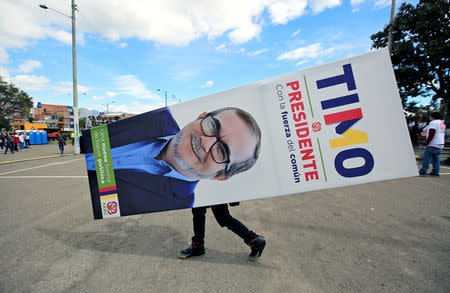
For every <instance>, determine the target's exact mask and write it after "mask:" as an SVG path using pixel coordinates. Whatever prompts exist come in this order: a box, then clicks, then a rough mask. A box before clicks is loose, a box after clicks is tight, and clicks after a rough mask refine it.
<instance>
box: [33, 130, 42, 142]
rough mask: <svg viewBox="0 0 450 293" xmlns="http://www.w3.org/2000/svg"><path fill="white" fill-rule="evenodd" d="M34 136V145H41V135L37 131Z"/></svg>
mask: <svg viewBox="0 0 450 293" xmlns="http://www.w3.org/2000/svg"><path fill="white" fill-rule="evenodd" d="M34 136H35V137H36V144H41V143H42V138H41V133H40V132H39V131H35V132H34Z"/></svg>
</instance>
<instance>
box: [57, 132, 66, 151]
mask: <svg viewBox="0 0 450 293" xmlns="http://www.w3.org/2000/svg"><path fill="white" fill-rule="evenodd" d="M57 138H58V146H59V150H60V151H61V155H62V154H63V153H64V146H65V145H66V140H65V139H64V136H63V135H62V134H61V130H59V131H58V137H57Z"/></svg>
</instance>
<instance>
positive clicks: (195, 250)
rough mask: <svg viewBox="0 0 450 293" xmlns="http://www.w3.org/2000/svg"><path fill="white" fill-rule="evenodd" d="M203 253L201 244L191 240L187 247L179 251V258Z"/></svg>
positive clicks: (203, 249)
mask: <svg viewBox="0 0 450 293" xmlns="http://www.w3.org/2000/svg"><path fill="white" fill-rule="evenodd" d="M202 254H205V247H204V246H203V245H202V244H199V243H195V242H193V243H192V244H191V245H190V246H189V247H188V248H186V249H185V250H182V251H180V253H179V254H178V257H179V258H183V259H185V258H189V257H191V256H200V255H202Z"/></svg>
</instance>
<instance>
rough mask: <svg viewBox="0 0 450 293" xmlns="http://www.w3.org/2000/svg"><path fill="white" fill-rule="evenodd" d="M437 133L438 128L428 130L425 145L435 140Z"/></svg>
mask: <svg viewBox="0 0 450 293" xmlns="http://www.w3.org/2000/svg"><path fill="white" fill-rule="evenodd" d="M435 134H436V129H434V128H430V129H429V130H428V137H427V140H426V141H425V146H428V145H429V144H430V142H431V141H432V140H433V138H434V135H435Z"/></svg>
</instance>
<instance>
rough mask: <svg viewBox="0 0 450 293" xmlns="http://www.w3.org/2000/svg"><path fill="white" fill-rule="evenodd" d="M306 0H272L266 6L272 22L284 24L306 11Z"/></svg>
mask: <svg viewBox="0 0 450 293" xmlns="http://www.w3.org/2000/svg"><path fill="white" fill-rule="evenodd" d="M307 5H308V1H306V0H287V1H274V3H272V4H270V5H269V7H268V11H269V14H270V18H271V20H272V23H274V24H286V23H287V22H288V21H289V20H292V19H295V18H297V17H299V16H302V15H304V14H305V13H306V6H307Z"/></svg>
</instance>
